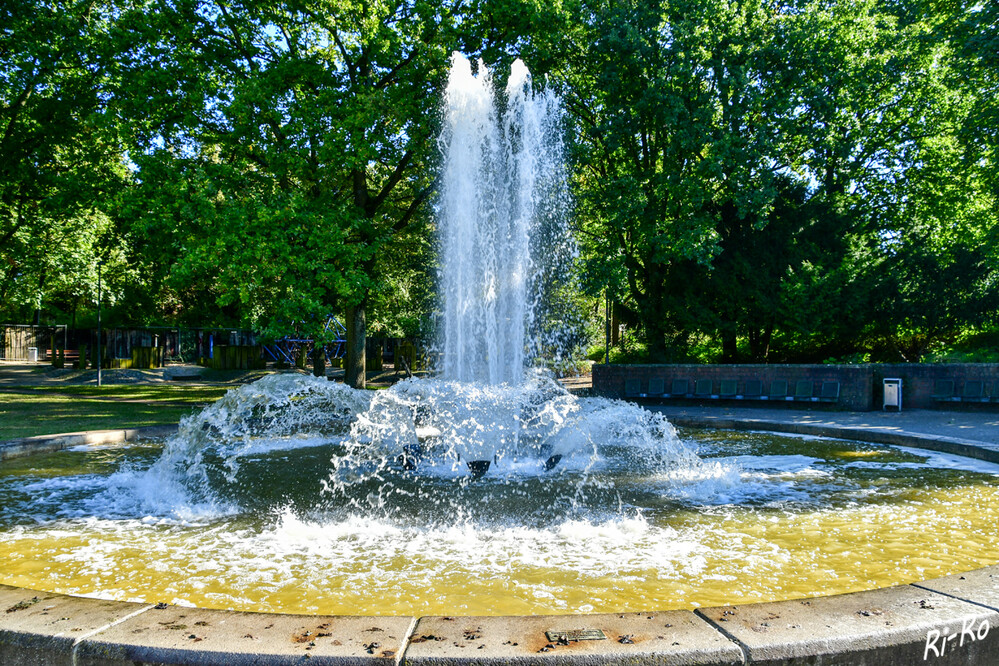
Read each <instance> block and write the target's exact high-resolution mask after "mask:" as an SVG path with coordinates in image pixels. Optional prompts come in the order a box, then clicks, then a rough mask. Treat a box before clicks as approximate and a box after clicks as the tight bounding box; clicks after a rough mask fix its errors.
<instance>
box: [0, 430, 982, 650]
mask: <svg viewBox="0 0 999 666" xmlns="http://www.w3.org/2000/svg"><path fill="white" fill-rule="evenodd" d="M740 425H741V426H742V427H744V428H747V429H752V430H756V429H759V428H760V427H761V424H760V423H759V422H756V421H745V422H741V423H739V422H732V423H725V427H727V428H738V427H739V426H740ZM796 428H798V429H800V428H802V426H796ZM821 434H822V435H824V436H829V435H830V434H831V433H830V432H829V431H828V430H827V431H825V432H823V433H821ZM842 434H844V435H847V436H852V437H859V436H860V435H859V434H857V433H842ZM886 435H887V436H890V437H891V440H892V441H891V443H893V444H902V445H906V446H915V447H920V446H927V445H928V446H929V447H940V446H950V445H953V444H960V445H961V446H973V444H972V443H969V442H954V441H947V438H925V437H919V436H915V435H905V434H898V433H879V432H873V431H872V432H869V433H866V434H865V436H864V437H863V438H864V439H866V440H867V441H878V439H879V438H881V437H884V436H886ZM940 440H942V441H940ZM980 454H981V455H980V457H986V456H989V455H992V454H994V452H991V450H990V449H988V448H987V447H980ZM36 599H37V601H36ZM0 607H2V608H3V609H4V610H5V611H8V612H6V613H4V614H3V615H2V616H0V662H2V663H43V662H44V663H93V664H107V663H114V664H117V663H133V662H134V661H135V660H141V661H148V662H155V663H298V662H299V661H300V660H301V659H303V658H304V657H305V656H306V655H310V662H309V663H359V662H367V661H368V660H370V659H377V660H379V661H382V662H388V661H394V662H397V663H399V662H400V661H401V660H405V661H406V662H407V663H414V664H415V663H418V662H426V663H430V662H433V663H437V664H441V663H488V662H499V661H502V662H509V661H524V662H525V663H526V662H532V663H534V662H536V663H554V662H552V661H551V660H553V659H554V660H556V661H558V662H560V663H575V662H579V663H620V662H621V661H622V660H627V661H629V662H630V661H634V662H636V663H692V664H693V663H705V664H707V663H745V660H746V659H751V660H752V661H753V663H818V662H817V661H816V660H817V659H820V658H821V659H824V660H830V662H829V663H868V664H869V663H879V664H880V663H897V664H908V663H917V662H921V661H923V660H924V658H925V659H926V660H929V661H933V662H934V663H960V664H975V663H995V660H996V659H997V658H999V656H997V654H999V653H997V650H999V646H997V643H996V636H999V632H994V631H992V629H993V628H994V627H995V626H996V623H997V622H999V610H997V609H999V567H996V566H989V567H985V568H982V569H978V570H974V571H969V572H965V573H961V574H954V575H951V576H947V577H944V578H939V579H934V580H930V581H925V582H919V583H913V584H910V585H901V586H896V587H891V588H885V589H880V590H872V591H867V592H857V593H851V594H845V595H836V596H832V597H820V598H812V599H804V600H801V599H799V600H789V601H776V602H770V603H762V604H750V605H739V606H713V607H709V608H699V609H696V610H694V611H690V610H674V611H665V612H661V611H655V610H653V611H651V612H640V613H612V614H601V615H577V614H573V615H562V616H558V615H554V616H552V615H540V616H520V617H474V616H473V617H440V616H437V617H423V618H419V619H416V618H411V617H406V616H404V617H393V618H387V617H365V618H349V617H342V616H299V615H273V614H258V613H239V612H232V611H218V610H207V609H190V608H181V607H176V606H167V607H165V608H157V607H156V606H153V605H151V604H132V603H127V602H116V601H102V600H94V599H81V598H76V597H69V596H63V595H55V594H50V593H44V592H33V591H31V590H25V589H21V588H12V587H10V586H0ZM68 625H72V626H71V627H68ZM313 625H314V626H313ZM324 625H325V626H324ZM67 627H68V628H67ZM74 629H75V630H76V631H73V630H74ZM586 629H598V630H600V631H601V632H602V633H603V635H604V636H605V638H604V639H603V640H580V641H575V640H566V641H565V643H567V644H561V643H562V642H561V640H560V638H559V637H558V636H557V635H556V638H555V640H554V641H552V640H550V637H549V635H548V633H547V632H558V631H569V632H572V631H579V630H586ZM376 630H380V631H376ZM324 634H329V635H324ZM373 636H378V637H380V638H381V640H379V638H372V637H373ZM952 636H953V638H950V637H952ZM248 637H253V638H248ZM312 637H314V639H313V638H312ZM571 637H572V635H571V634H570V635H569V637H568V638H571ZM303 639H309V640H303ZM310 643H315V645H314V646H313V645H310ZM375 643H377V644H378V645H377V646H376V647H373V646H374V644H375ZM480 646H481V647H480ZM549 646H550V647H549ZM546 648H547V649H546ZM223 655H224V656H223ZM72 659H76V661H75V662H71V660H72ZM313 660H315V661H313ZM823 663H824V662H823Z"/></svg>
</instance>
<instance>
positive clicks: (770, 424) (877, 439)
mask: <svg viewBox="0 0 999 666" xmlns="http://www.w3.org/2000/svg"><path fill="white" fill-rule="evenodd" d="M643 406H644V408H645V409H648V410H650V411H655V412H659V413H663V414H664V415H666V416H668V418H669V422H670V423H672V424H673V425H674V426H679V427H681V428H716V429H720V430H765V431H770V432H786V433H791V434H795V435H813V436H816V437H831V438H834V439H848V440H852V441H859V442H872V443H874V444H894V445H896V446H908V447H912V448H917V449H927V450H929V451H938V452H940V453H951V454H954V455H958V456H963V457H965V458H975V459H978V460H984V461H986V462H991V463H999V449H995V448H992V447H989V446H985V445H983V444H981V443H980V442H976V441H974V440H969V439H959V438H957V437H945V436H942V435H927V434H922V433H914V432H906V431H900V432H886V431H882V430H865V429H863V428H857V427H852V426H835V425H826V424H814V423H788V422H787V421H772V420H765V419H738V418H715V417H710V416H683V415H678V414H665V412H663V411H660V410H658V409H656V407H655V406H650V405H643Z"/></svg>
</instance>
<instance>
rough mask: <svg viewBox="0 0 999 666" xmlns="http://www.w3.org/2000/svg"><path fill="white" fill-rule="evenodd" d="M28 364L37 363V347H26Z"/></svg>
mask: <svg viewBox="0 0 999 666" xmlns="http://www.w3.org/2000/svg"><path fill="white" fill-rule="evenodd" d="M28 363H38V347H28Z"/></svg>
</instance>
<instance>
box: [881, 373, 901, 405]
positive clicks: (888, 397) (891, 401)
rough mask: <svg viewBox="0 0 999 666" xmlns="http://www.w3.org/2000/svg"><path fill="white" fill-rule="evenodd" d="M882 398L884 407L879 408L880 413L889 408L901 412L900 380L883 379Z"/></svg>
mask: <svg viewBox="0 0 999 666" xmlns="http://www.w3.org/2000/svg"><path fill="white" fill-rule="evenodd" d="M884 396H885V400H884V405H883V406H882V407H881V411H884V410H886V409H888V408H889V407H891V408H893V409H897V410H898V411H902V380H901V379H885V380H884Z"/></svg>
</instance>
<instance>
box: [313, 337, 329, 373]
mask: <svg viewBox="0 0 999 666" xmlns="http://www.w3.org/2000/svg"><path fill="white" fill-rule="evenodd" d="M312 374H313V375H315V376H316V377H325V376H326V350H325V349H324V348H323V346H322V345H320V344H317V345H315V346H314V347H313V348H312Z"/></svg>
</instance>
